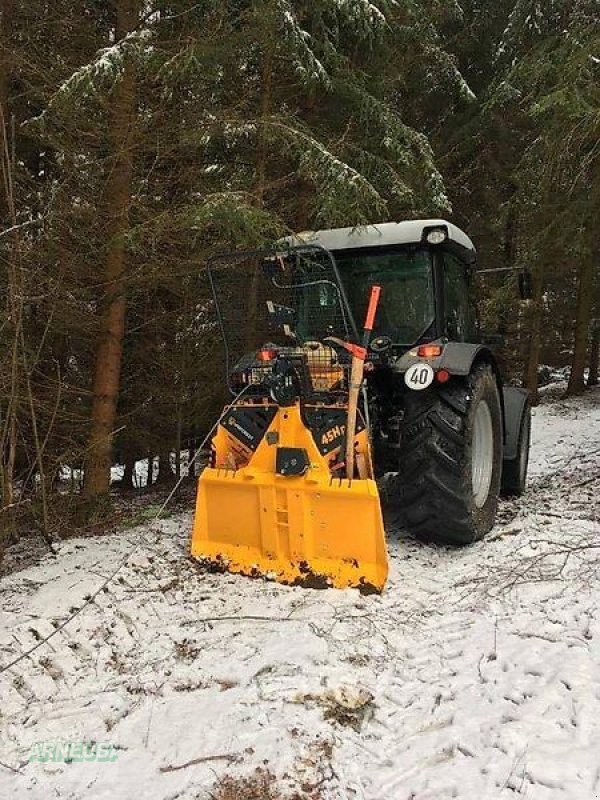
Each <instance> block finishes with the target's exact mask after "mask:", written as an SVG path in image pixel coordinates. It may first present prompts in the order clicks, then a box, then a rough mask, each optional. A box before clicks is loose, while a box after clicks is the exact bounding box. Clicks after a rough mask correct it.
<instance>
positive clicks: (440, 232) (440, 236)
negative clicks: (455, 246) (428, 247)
mask: <svg viewBox="0 0 600 800" xmlns="http://www.w3.org/2000/svg"><path fill="white" fill-rule="evenodd" d="M447 238H448V231H447V230H445V229H444V228H434V229H433V230H431V231H429V233H428V234H427V242H428V243H429V244H443V243H444V242H445V241H446V239H447Z"/></svg>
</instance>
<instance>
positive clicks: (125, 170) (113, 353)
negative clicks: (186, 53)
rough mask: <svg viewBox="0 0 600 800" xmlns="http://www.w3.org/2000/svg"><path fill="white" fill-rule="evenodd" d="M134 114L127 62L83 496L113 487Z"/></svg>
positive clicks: (116, 117)
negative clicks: (111, 481)
mask: <svg viewBox="0 0 600 800" xmlns="http://www.w3.org/2000/svg"><path fill="white" fill-rule="evenodd" d="M138 2H139V0H118V2H117V26H116V38H117V40H121V39H123V38H124V37H125V36H126V35H127V34H128V33H129V32H130V31H132V30H133V29H134V28H135V26H136V24H137V21H138ZM134 117H135V70H134V66H133V64H132V63H131V62H130V61H127V62H126V63H125V65H124V69H123V75H122V77H121V80H120V81H119V83H118V85H117V87H116V89H115V96H114V100H113V108H112V130H111V139H112V158H111V159H110V173H109V175H108V180H107V186H106V208H107V214H108V220H109V223H108V238H109V241H108V247H107V255H106V267H105V287H106V294H105V297H104V300H103V303H102V318H101V323H100V337H99V345H98V350H97V353H96V367H95V377H94V384H93V402H92V414H91V429H90V438H89V445H88V451H87V453H88V455H87V463H86V470H85V483H84V494H85V496H86V497H87V498H88V499H91V500H93V499H96V498H99V497H101V496H103V495H107V494H108V492H109V489H110V468H111V462H112V457H111V453H112V438H113V432H114V428H115V420H116V412H117V400H118V394H119V382H120V375H121V358H122V351H123V336H124V333H125V312H126V299H125V283H126V281H125V270H126V258H125V234H126V232H127V230H128V227H129V204H130V200H131V179H132V141H131V140H132V129H133V123H134Z"/></svg>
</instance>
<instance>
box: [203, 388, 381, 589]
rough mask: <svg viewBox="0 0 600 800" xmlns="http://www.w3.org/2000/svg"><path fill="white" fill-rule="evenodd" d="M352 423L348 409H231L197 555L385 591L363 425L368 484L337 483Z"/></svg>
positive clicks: (243, 568)
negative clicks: (348, 425) (348, 422)
mask: <svg viewBox="0 0 600 800" xmlns="http://www.w3.org/2000/svg"><path fill="white" fill-rule="evenodd" d="M346 415H347V406H345V405H331V406H327V405H319V406H313V407H311V406H310V405H305V406H302V408H301V405H300V402H296V403H295V404H294V405H291V406H287V407H284V406H279V405H276V404H273V403H271V402H270V401H268V400H266V399H262V400H246V401H240V402H238V403H237V404H235V405H233V406H232V407H230V408H229V409H227V411H226V413H224V415H223V416H222V418H221V421H220V424H219V426H218V429H217V432H216V434H215V437H214V439H213V442H212V449H211V460H210V464H209V466H208V467H206V469H205V470H204V471H203V473H202V475H201V477H200V480H199V484H198V496H197V503H196V515H195V521H194V529H193V535H192V555H194V556H196V557H197V558H199V559H201V560H203V561H205V562H206V563H207V565H208V566H210V567H213V568H218V569H223V570H228V571H230V572H236V573H242V574H244V575H249V576H257V577H258V576H260V577H267V578H271V579H273V580H276V581H279V582H281V583H287V584H294V585H304V586H313V587H316V588H317V587H318V588H324V587H327V586H332V587H337V588H344V587H352V586H353V587H357V588H359V589H361V590H362V591H363V592H370V591H377V592H378V591H381V590H382V589H383V586H384V584H385V581H386V577H387V572H388V566H387V563H388V562H387V551H386V545H385V534H384V528H383V519H382V514H381V506H380V500H379V493H378V490H377V486H376V484H375V481H374V479H373V469H372V462H371V454H370V447H369V438H368V433H367V431H366V429H365V425H364V422H363V421H362V419H360V420H359V425H358V426H357V433H356V436H355V439H354V445H355V453H356V468H357V475H358V477H355V478H354V479H352V480H349V479H348V478H345V477H343V478H339V477H336V473H337V472H338V471H340V474H344V473H343V470H342V469H340V466H343V465H340V463H339V460H340V458H341V457H342V455H343V442H344V437H345V420H346Z"/></svg>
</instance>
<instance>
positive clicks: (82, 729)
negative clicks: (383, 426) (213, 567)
mask: <svg viewBox="0 0 600 800" xmlns="http://www.w3.org/2000/svg"><path fill="white" fill-rule="evenodd" d="M599 476H600V393H599V392H594V393H590V394H588V395H587V396H586V397H585V398H584V399H582V400H578V401H569V402H565V401H558V402H554V403H548V404H546V405H543V406H541V407H540V408H539V409H537V410H536V412H535V417H534V440H533V451H532V463H531V489H530V491H529V493H528V495H527V496H526V497H525V498H522V499H521V500H519V501H515V502H504V503H503V504H502V506H501V511H500V520H499V524H498V526H497V527H496V528H495V529H494V531H493V532H492V534H491V535H490V536H489V537H488V538H487V539H486V541H485V542H482V543H479V544H477V545H474V546H472V547H470V548H468V549H464V550H452V549H448V548H443V547H437V546H432V545H425V544H420V543H417V542H414V541H413V540H411V539H410V538H408V537H407V536H406V535H405V534H404V533H403V532H402V531H400V530H399V529H398V525H397V524H396V523H395V522H394V519H389V520H388V522H387V527H388V531H389V549H390V559H391V574H390V580H389V583H388V586H387V588H386V590H385V592H384V594H383V595H382V596H381V597H378V596H370V597H362V596H361V595H359V594H358V592H356V591H345V592H342V591H334V590H328V591H315V590H308V589H291V588H287V587H282V586H278V585H274V584H268V583H264V582H262V581H254V580H249V579H245V578H241V577H234V576H230V575H211V574H203V573H202V572H201V571H200V570H199V569H198V568H197V566H196V565H195V564H194V562H193V561H191V560H190V559H189V558H188V556H187V539H188V536H189V532H190V527H191V513H190V514H184V515H179V516H175V517H171V518H169V519H167V520H166V521H162V522H160V523H158V524H154V525H153V526H151V527H150V528H138V529H133V530H129V531H126V532H123V533H122V534H120V535H114V536H107V537H103V538H94V539H91V538H90V539H81V540H70V541H67V542H65V543H63V545H62V546H61V547H60V551H59V554H58V556H57V557H56V558H50V557H48V558H47V559H45V560H44V561H42V563H40V564H39V565H38V566H35V567H31V568H29V569H27V570H25V571H22V572H20V573H18V574H15V575H13V576H11V577H9V578H6V579H4V582H3V590H2V613H1V623H2V632H1V633H0V663H3V664H6V663H8V662H9V661H10V660H11V659H12V658H13V657H14V656H15V655H16V654H18V653H19V652H20V651H22V650H24V649H26V648H28V647H30V646H32V645H33V644H35V642H36V640H39V638H40V637H43V636H45V635H46V634H48V633H49V632H50V631H51V630H53V626H56V625H57V624H59V623H60V622H61V620H63V619H64V618H65V617H66V616H68V614H69V612H70V610H71V609H73V608H75V607H79V606H81V605H82V604H83V602H84V598H85V597H86V596H87V595H89V594H90V593H92V592H94V590H95V589H96V588H97V587H98V586H99V585H100V584H101V583H102V581H103V580H104V579H105V578H106V577H107V576H108V575H110V574H111V572H112V571H113V570H114V569H115V568H116V567H117V566H118V564H119V563H120V562H121V561H122V560H123V558H124V557H125V556H126V554H127V553H129V552H131V551H132V550H133V555H132V556H131V558H129V559H128V560H127V561H126V563H125V565H124V566H123V568H122V569H121V570H120V571H119V572H118V573H117V575H116V576H115V578H114V579H113V580H112V581H111V582H110V583H109V584H108V586H107V587H106V590H105V591H103V592H101V593H100V595H99V596H98V598H97V599H96V600H95V601H94V602H93V603H91V604H89V605H87V606H86V607H85V608H84V610H83V611H82V613H81V614H79V615H78V616H77V617H76V618H75V619H74V620H73V621H72V622H71V623H70V624H69V625H68V626H67V627H66V628H65V629H64V630H61V631H60V632H59V633H57V635H56V636H55V637H54V638H53V639H52V640H51V641H50V642H49V644H48V645H43V646H42V647H40V648H39V649H38V650H36V651H35V652H34V653H33V654H32V655H31V656H30V657H28V658H26V659H25V660H24V661H21V662H20V663H19V664H18V665H17V666H15V667H13V668H11V669H9V670H8V671H5V672H4V673H3V674H2V675H0V798H2V800H3V799H4V798H18V799H19V800H21V798H31V800H38V798H39V800H42V799H43V800H46V799H47V798H52V797H58V798H68V799H69V800H79V798H94V800H95V799H96V798H98V799H100V798H107V799H110V800H121V798H123V800H125V799H127V800H130V798H136V799H137V800H146V799H148V800H192V799H195V798H199V799H200V800H204V799H206V800H209V798H211V797H214V796H215V791H216V790H215V788H214V787H215V785H217V784H218V783H219V781H220V779H221V777H222V776H223V775H224V774H229V775H233V776H238V775H239V776H243V775H249V774H251V773H253V772H254V770H256V768H257V767H260V768H264V769H266V770H270V771H272V772H273V773H275V775H276V776H277V778H278V786H279V789H280V791H281V792H282V796H283V797H292V795H294V797H295V798H296V800H300V799H302V800H314V799H315V798H327V799H328V800H334V799H335V800H363V799H364V800H409V798H411V799H412V800H442V799H443V798H464V800H487V799H488V798H489V800H492V798H515V797H527V798H529V799H530V800H567V798H569V800H588V799H589V800H591V799H592V798H598V797H600V612H599V610H598V600H599V598H600V594H599V593H598V590H599V588H600V581H599V578H598V575H597V568H598V565H600V558H599V556H598V547H599V545H600V538H599V534H600V528H599V521H598V520H599V516H598V512H599V508H598V505H599V504H598V496H599V491H600V477H599ZM64 741H72V742H75V741H76V742H87V743H90V742H97V743H105V744H107V745H109V744H110V745H113V746H114V747H115V748H116V750H115V755H116V756H117V757H116V759H115V760H112V761H108V762H100V761H88V762H83V763H60V762H54V761H49V762H47V763H39V762H30V760H29V759H30V754H31V753H32V748H34V747H35V745H36V744H38V743H40V742H64ZM227 797H232V798H233V795H231V794H229V795H227ZM263 798H264V800H266V794H264V795H263V796H261V797H260V798H258V796H257V795H253V800H263ZM236 800H248V795H246V796H244V794H243V793H240V794H239V796H237V797H236Z"/></svg>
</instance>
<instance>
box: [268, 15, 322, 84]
mask: <svg viewBox="0 0 600 800" xmlns="http://www.w3.org/2000/svg"><path fill="white" fill-rule="evenodd" d="M277 11H278V13H279V16H280V21H281V25H282V28H283V33H284V38H285V41H286V44H288V46H290V47H291V48H292V52H293V64H294V69H295V70H296V72H297V73H298V75H299V76H300V77H301V78H302V80H303V81H304V82H306V83H322V84H325V85H328V84H329V76H328V74H327V70H326V69H325V67H324V66H323V63H322V62H321V60H320V59H319V58H318V56H317V55H316V53H315V50H314V46H313V40H312V37H311V35H310V33H308V31H305V30H304V29H303V28H302V27H301V26H300V23H299V22H298V19H297V17H296V15H295V14H294V11H293V8H292V6H291V4H290V3H289V2H288V0H278V2H277Z"/></svg>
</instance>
